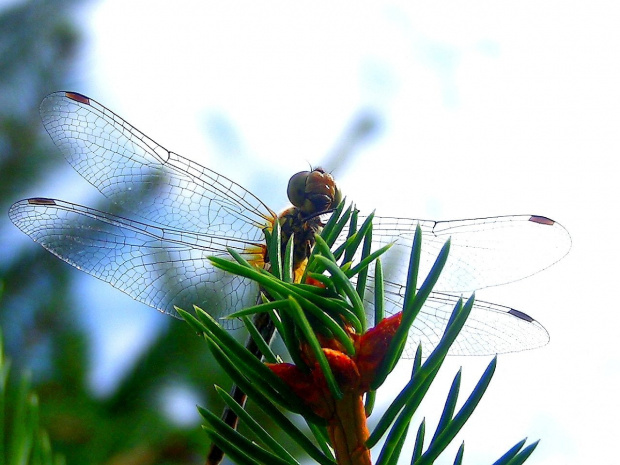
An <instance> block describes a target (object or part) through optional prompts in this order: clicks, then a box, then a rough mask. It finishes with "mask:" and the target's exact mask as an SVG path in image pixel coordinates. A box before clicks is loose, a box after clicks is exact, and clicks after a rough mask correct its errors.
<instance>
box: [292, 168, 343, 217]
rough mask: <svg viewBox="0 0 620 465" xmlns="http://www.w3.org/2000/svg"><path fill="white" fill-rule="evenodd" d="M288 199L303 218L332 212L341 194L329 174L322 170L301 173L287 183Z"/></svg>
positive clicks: (316, 169)
mask: <svg viewBox="0 0 620 465" xmlns="http://www.w3.org/2000/svg"><path fill="white" fill-rule="evenodd" d="M287 193H288V199H289V200H290V202H291V203H292V204H293V205H294V206H295V207H297V208H298V209H299V210H300V211H301V212H302V213H303V215H304V216H313V215H317V214H321V213H323V212H327V211H330V210H333V209H334V208H336V207H337V206H338V204H339V203H340V201H341V200H342V194H341V193H340V190H339V189H338V187H336V181H334V178H333V176H332V175H331V174H329V173H326V172H325V171H324V170H323V169H322V168H315V169H313V170H312V171H301V172H299V173H297V174H295V175H293V177H292V178H291V180H290V181H289V182H288V190H287Z"/></svg>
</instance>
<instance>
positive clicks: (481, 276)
mask: <svg viewBox="0 0 620 465" xmlns="http://www.w3.org/2000/svg"><path fill="white" fill-rule="evenodd" d="M360 223H361V221H360ZM418 224H419V225H420V228H421V229H422V257H421V259H420V272H419V276H420V277H421V278H423V277H425V276H426V275H427V274H428V272H429V271H430V269H431V267H432V265H433V263H434V262H435V259H436V258H437V255H438V254H439V251H440V250H441V247H443V245H444V244H445V242H446V241H447V240H448V238H450V239H451V245H450V254H449V256H448V262H447V263H446V266H445V268H444V270H443V272H442V274H441V277H440V278H439V281H438V282H437V284H436V286H435V288H434V290H435V291H436V292H447V293H456V294H460V293H468V292H469V293H470V292H473V291H476V290H479V289H483V288H486V287H491V286H499V285H502V284H507V283H511V282H514V281H519V280H521V279H524V278H527V277H529V276H532V275H534V274H536V273H538V272H540V271H542V270H544V269H546V268H548V267H550V266H551V265H553V264H554V263H556V262H558V261H559V260H561V259H562V258H563V257H564V256H566V254H567V253H568V251H569V250H570V247H571V238H570V235H569V234H568V231H566V229H564V227H563V226H562V225H561V224H559V223H557V222H555V221H553V220H550V219H548V218H545V217H542V216H537V215H512V216H496V217H493V218H476V219H467V220H452V221H428V220H415V219H405V218H382V217H375V219H374V221H373V247H374V248H379V247H382V246H384V245H385V244H389V243H394V246H393V247H392V248H391V249H390V250H389V251H388V252H387V254H386V255H385V257H384V258H383V262H384V263H383V265H384V268H385V277H386V279H387V280H388V281H391V282H392V283H394V284H400V285H404V284H405V282H406V279H407V267H408V264H409V256H410V254H411V245H412V243H413V236H414V233H415V228H416V226H417V225H418Z"/></svg>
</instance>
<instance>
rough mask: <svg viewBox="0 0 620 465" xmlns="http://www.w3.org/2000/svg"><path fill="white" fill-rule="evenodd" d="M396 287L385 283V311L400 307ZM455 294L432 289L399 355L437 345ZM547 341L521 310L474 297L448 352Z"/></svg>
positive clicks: (502, 349)
mask: <svg viewBox="0 0 620 465" xmlns="http://www.w3.org/2000/svg"><path fill="white" fill-rule="evenodd" d="M399 288H400V286H394V285H393V284H392V283H389V282H388V283H386V285H385V294H386V295H385V310H386V314H394V313H397V312H399V311H401V310H402V301H403V296H402V295H401V294H399V293H398V292H399V290H398V289H399ZM458 299H459V297H457V296H455V295H450V294H444V293H440V292H432V293H431V295H430V296H429V297H428V299H427V300H426V303H425V304H424V307H422V310H421V311H420V313H419V314H418V316H417V318H416V319H415V321H414V322H413V326H412V328H411V329H410V330H409V336H408V340H407V345H406V348H405V351H404V352H403V357H405V358H413V356H414V355H415V351H416V348H417V347H418V344H421V345H422V354H423V355H424V356H425V357H427V356H428V355H430V353H431V352H432V350H433V349H434V348H435V347H436V346H437V344H439V341H440V340H441V337H442V335H443V333H444V331H445V329H446V326H447V324H448V321H449V319H450V315H451V314H452V311H453V310H454V307H455V305H456V303H457V301H458ZM548 342H549V334H548V333H547V330H546V329H545V328H544V327H543V326H542V325H541V324H540V323H539V322H538V321H536V320H534V319H533V318H531V317H530V316H528V315H526V314H525V313H523V312H521V311H519V310H515V309H513V308H510V307H505V306H503V305H497V304H493V303H490V302H484V301H480V300H476V301H475V303H474V306H473V308H472V311H471V313H470V315H469V318H468V319H467V321H466V322H465V325H464V326H463V329H462V330H461V332H460V333H459V335H458V337H457V338H456V340H455V341H454V344H453V345H452V347H451V348H450V352H449V354H450V355H494V354H501V353H507V352H518V351H521V350H529V349H535V348H537V347H541V346H544V345H545V344H547V343H548Z"/></svg>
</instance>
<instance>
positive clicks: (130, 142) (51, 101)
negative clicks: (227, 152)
mask: <svg viewBox="0 0 620 465" xmlns="http://www.w3.org/2000/svg"><path fill="white" fill-rule="evenodd" d="M40 112H41V118H42V120H43V124H44V125H45V129H46V130H47V132H48V133H49V135H50V136H51V138H52V139H53V140H54V142H55V144H56V145H57V146H58V147H59V149H60V150H61V151H62V153H63V155H64V156H65V158H66V159H67V161H68V162H69V163H70V164H71V166H73V168H74V169H75V170H76V171H77V172H78V173H79V174H80V175H82V176H83V177H84V178H85V179H86V180H87V181H88V182H90V183H91V184H92V185H94V186H95V187H96V188H97V189H99V191H101V193H102V194H103V195H105V196H106V197H108V198H109V199H111V200H112V201H114V202H115V203H117V204H118V205H120V206H121V207H122V208H124V209H125V210H128V211H131V212H132V213H134V214H136V215H139V216H141V217H142V218H145V219H146V220H148V221H149V222H155V223H158V224H160V225H162V226H166V227H170V228H172V229H179V230H184V231H191V232H195V233H205V234H213V235H224V234H225V235H226V236H228V237H236V238H241V239H250V240H260V239H261V238H262V233H261V231H260V228H257V227H256V226H257V225H260V226H264V224H265V223H267V222H269V221H272V220H273V218H274V216H275V214H274V213H273V212H272V211H271V210H270V209H269V208H268V207H267V206H265V205H264V204H263V203H262V202H261V201H260V200H259V199H258V198H257V197H256V196H254V195H253V194H252V193H250V192H248V191H247V190H245V189H244V188H243V187H241V186H240V185H238V184H236V183H235V182H233V181H231V180H229V179H227V178H225V177H224V176H221V175H220V174H218V173H216V172H214V171H212V170H210V169H208V168H205V167H203V166H201V165H199V164H198V163H194V162H192V161H191V160H188V159H187V158H184V157H182V156H181V155H178V154H176V153H174V152H171V151H169V150H167V149H165V148H164V147H162V146H161V145H159V144H157V143H156V142H155V141H153V140H152V139H151V138H149V137H148V136H146V135H145V134H143V133H142V132H140V131H139V130H138V129H136V128H134V127H133V126H132V125H130V124H129V123H128V122H126V121H125V120H123V119H122V118H121V117H120V116H118V115H116V114H115V113H113V112H112V111H110V110H109V109H107V108H106V107H104V106H103V105H101V104H99V103H98V102H96V101H95V100H93V99H90V98H88V97H85V96H83V95H81V94H77V93H74V92H55V93H53V94H50V95H48V96H47V97H46V98H45V99H44V100H43V102H42V103H41V108H40ZM141 192H142V193H144V192H148V196H145V195H139V193H141Z"/></svg>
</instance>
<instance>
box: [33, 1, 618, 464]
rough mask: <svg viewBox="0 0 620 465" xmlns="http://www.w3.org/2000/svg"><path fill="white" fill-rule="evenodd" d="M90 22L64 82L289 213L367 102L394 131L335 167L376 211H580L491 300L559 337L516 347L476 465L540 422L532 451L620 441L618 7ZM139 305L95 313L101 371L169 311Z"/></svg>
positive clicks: (481, 420)
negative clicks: (311, 172) (550, 251)
mask: <svg viewBox="0 0 620 465" xmlns="http://www.w3.org/2000/svg"><path fill="white" fill-rule="evenodd" d="M76 15H78V17H79V21H80V23H82V24H83V25H84V27H85V33H86V41H85V44H84V48H83V50H82V52H81V56H80V60H79V63H78V66H77V68H76V72H75V73H74V74H72V75H71V77H70V78H69V79H70V80H68V81H67V82H66V83H65V86H64V87H65V89H66V90H75V91H78V92H81V93H84V94H86V95H89V96H91V97H93V98H95V99H96V100H98V101H100V102H102V103H103V104H104V105H106V106H107V107H109V108H111V109H112V110H114V111H115V112H116V113H118V114H119V115H121V116H123V117H124V118H125V119H127V120H128V121H130V122H131V123H132V124H134V125H135V126H137V127H138V128H139V129H141V130H142V131H143V132H145V133H146V134H148V135H150V136H151V137H152V138H154V139H155V140H156V141H158V142H159V143H161V144H163V145H164V146H166V147H168V148H171V149H172V150H174V151H175V152H178V153H180V154H182V155H184V156H186V157H189V158H192V159H194V160H195V161H197V162H199V163H201V164H203V165H205V166H208V167H209V168H212V169H214V170H216V171H218V172H221V173H222V174H224V175H226V176H228V177H230V178H232V179H234V180H235V181H237V182H239V183H241V184H242V185H244V186H246V187H247V188H249V189H250V190H252V191H253V192H255V193H256V194H257V195H258V196H259V197H260V198H261V199H263V200H264V201H266V202H267V203H268V204H269V205H270V206H272V208H274V209H276V210H277V209H280V208H283V207H285V206H286V202H285V198H284V195H283V189H284V187H283V188H282V190H280V189H274V188H273V186H278V185H281V186H285V183H286V181H287V180H288V177H289V176H290V175H291V174H292V173H295V172H297V171H300V170H303V169H306V167H307V166H308V164H313V165H317V164H319V163H320V162H321V160H322V159H323V158H325V157H326V156H327V155H329V153H330V151H331V150H333V149H334V147H335V146H336V144H337V142H338V140H339V137H340V136H341V134H342V132H343V130H344V128H345V127H346V126H347V124H348V123H349V122H350V121H351V119H352V118H353V116H354V115H355V114H357V113H358V112H360V111H362V110H365V109H371V110H372V111H374V112H375V113H376V114H377V115H379V117H380V118H381V129H380V131H379V132H378V133H377V134H376V135H375V136H374V137H373V138H372V139H371V140H370V141H369V142H368V143H367V144H365V145H363V146H362V147H361V149H360V150H359V152H358V154H357V155H358V158H357V159H356V161H355V163H354V164H353V165H349V166H347V167H345V168H342V170H341V171H338V170H336V172H335V175H336V176H337V178H338V180H339V183H340V186H341V188H342V189H343V190H344V191H345V193H346V195H347V196H348V197H349V198H351V199H354V200H355V201H356V202H357V204H358V206H359V207H360V208H361V209H362V210H372V209H376V210H377V212H378V213H379V214H381V215H383V216H389V215H394V216H404V217H412V218H429V219H456V218H468V217H477V216H493V215H502V214H520V213H533V214H541V215H546V216H549V217H551V218H553V219H555V220H557V221H559V222H560V223H562V224H563V225H564V226H565V227H566V228H567V229H568V230H569V231H570V233H571V236H572V239H573V250H572V251H571V253H570V254H569V256H568V257H566V258H565V259H564V260H563V261H562V262H560V263H559V264H558V265H556V266H555V267H553V268H552V269H550V270H547V271H545V272H544V273H541V274H539V275H537V276H535V277H533V278H530V279H527V280H524V281H522V282H519V283H515V284H513V285H510V286H502V287H501V288H496V289H492V290H488V291H484V292H481V293H479V294H478V297H479V298H482V299H484V300H491V301H494V302H497V303H502V304H507V305H511V306H514V307H516V308H519V309H521V310H524V311H526V312H527V313H529V314H531V315H532V316H534V317H535V318H536V319H538V320H539V321H540V322H541V323H543V324H544V325H545V327H546V328H547V330H548V331H549V332H550V334H551V342H550V344H549V345H548V346H546V347H545V348H542V349H539V350H536V351H532V352H524V353H519V354H513V355H507V356H500V358H499V365H498V370H497V373H496V376H495V378H494V380H493V382H492V384H491V387H490V390H489V393H488V394H487V396H486V397H485V399H484V400H483V402H482V404H481V406H480V408H479V410H478V411H477V413H476V414H475V415H474V418H473V419H472V420H471V424H469V425H468V426H467V428H466V429H464V430H463V432H462V434H461V438H462V439H465V441H466V446H467V449H466V455H465V457H466V459H467V460H466V461H467V463H486V462H489V463H491V462H492V461H493V460H495V459H496V458H497V457H499V456H500V455H501V454H502V453H503V452H504V451H505V450H506V449H508V448H509V447H510V446H511V445H512V444H513V443H514V442H516V441H517V440H518V439H521V438H522V437H525V436H529V437H530V438H532V439H537V438H541V439H542V442H541V444H540V446H539V448H538V450H537V451H536V453H535V455H534V456H533V457H532V458H531V459H530V461H529V462H528V463H531V464H533V465H534V464H538V463H540V464H542V463H544V464H546V465H548V464H552V465H554V464H569V465H570V464H582V463H588V462H589V463H594V462H599V463H609V460H610V457H611V456H612V453H613V451H612V449H611V444H613V439H615V434H614V431H611V430H608V429H607V428H606V422H607V419H608V418H613V417H614V416H615V415H617V414H618V413H620V412H618V410H619V408H618V403H619V402H618V400H617V390H618V380H619V370H620V357H619V350H618V348H617V343H616V340H617V329H616V328H617V327H618V323H619V321H618V320H619V319H618V316H617V315H618V314H619V312H618V311H617V307H618V304H617V303H616V302H615V301H614V300H615V299H614V295H613V289H615V288H616V287H617V284H616V283H617V278H618V272H617V268H616V267H615V264H616V263H617V260H618V258H620V257H619V256H618V252H617V248H616V247H615V240H616V234H617V231H618V229H619V228H618V226H619V224H618V223H619V221H618V214H617V213H616V211H617V208H616V202H615V199H616V198H617V194H618V192H617V190H618V188H617V173H618V168H617V164H616V157H617V155H618V153H619V150H620V139H619V138H618V124H619V123H620V90H619V86H618V84H617V83H618V82H620V50H619V47H620V32H619V29H618V27H617V25H618V24H620V13H619V10H618V7H617V6H616V5H615V4H614V3H613V2H605V1H596V0H595V1H592V2H579V3H577V2H570V3H567V2H559V1H552V2H544V3H542V4H541V2H534V1H522V2H505V1H500V2H497V1H495V2H491V1H469V2H456V1H449V2H419V3H415V2H382V3H376V2H338V3H335V2H329V3H328V2H318V4H317V3H313V4H300V3H297V2H296V3H295V4H291V3H290V2H284V1H280V2H260V3H258V2H249V1H238V2H210V1H207V2H198V1H195V2H193V1H183V0H180V1H178V2H174V5H173V4H172V3H171V2H162V1H149V2H144V1H135V2H124V1H120V0H109V1H105V2H92V3H89V4H88V5H87V6H85V7H82V9H81V10H79V11H77V12H76ZM53 90H57V89H50V91H53ZM58 156H60V155H59V154H58ZM327 168H330V167H327ZM71 176H74V177H73V180H74V181H75V183H78V184H79V183H82V181H81V180H80V179H81V178H79V176H77V175H71ZM67 184H71V185H74V184H73V183H67ZM84 184H85V182H84ZM71 190H72V189H71ZM69 192H70V189H67V188H66V185H65V186H63V185H60V184H59V185H49V186H46V187H45V191H44V192H43V191H41V192H37V195H44V196H50V197H59V198H64V199H67V200H71V201H83V202H87V200H81V199H79V198H75V194H71V193H69ZM84 192H88V188H87V187H86V186H84ZM90 194H92V192H90V193H89V195H90ZM82 282H83V283H85V284H86V283H91V285H89V286H87V287H86V286H85V287H83V288H81V289H82V290H81V291H80V292H84V293H89V295H95V296H97V295H102V293H105V295H106V304H109V299H111V298H114V299H119V302H121V303H122V305H123V306H124V305H129V302H131V301H130V299H129V298H127V297H125V296H123V295H122V294H121V293H114V294H118V296H113V295H112V294H113V293H112V292H109V286H107V285H104V284H100V283H98V282H96V281H95V280H93V279H90V278H88V277H84V279H83V280H82ZM119 305H120V304H119ZM132 307H133V308H132V310H133V311H131V312H129V313H123V314H120V312H117V313H119V314H112V315H110V314H109V313H108V312H106V314H105V315H104V314H103V310H102V311H101V312H100V313H98V312H97V311H96V309H93V315H92V316H89V317H88V318H85V323H86V324H89V325H92V327H93V328H98V327H100V325H101V324H102V323H103V322H105V325H103V328H104V329H103V330H102V331H97V332H96V339H97V343H96V347H97V348H98V352H97V353H96V355H95V356H96V357H97V359H98V366H99V367H100V369H99V371H97V372H96V373H93V384H97V385H99V386H100V385H101V380H102V379H109V378H110V376H109V374H110V373H114V372H117V371H118V370H119V369H122V367H123V364H127V363H131V359H130V357H127V356H126V354H127V351H131V350H136V349H137V348H139V347H140V345H141V344H146V343H148V342H147V341H141V340H140V335H141V334H143V333H148V332H150V329H146V328H147V327H148V328H153V327H157V325H158V324H160V320H161V319H162V318H166V317H165V316H162V315H159V314H158V313H157V312H154V311H153V310H152V309H150V308H146V307H143V306H141V305H138V304H136V305H133V306H132ZM172 323H174V322H172ZM121 330H122V331H121ZM488 361H489V360H488V359H486V358H485V359H480V358H454V359H452V360H451V361H450V364H449V365H450V366H449V367H446V369H444V374H443V377H442V378H441V379H438V381H437V384H438V385H441V383H443V385H444V386H445V392H446V393H447V390H448V387H449V382H450V380H451V378H452V376H453V375H454V373H455V372H456V370H457V369H458V367H459V366H463V370H464V388H463V392H467V386H472V385H473V384H474V383H475V382H476V380H477V378H478V377H479V376H480V374H481V373H482V371H483V370H484V367H485V366H486V364H487V363H488ZM586 363H588V364H589V366H590V367H591V368H590V370H589V371H588V372H584V371H583V369H582V368H581V367H582V366H584V364H586ZM407 371H408V368H407V366H405V367H404V368H403V371H402V373H403V374H406V373H407ZM405 376H406V375H405ZM399 382H401V383H404V382H405V381H404V380H398V379H397V376H395V377H394V381H393V383H390V384H394V385H396V384H398V383H399ZM102 389H105V387H104V388H102ZM439 391H441V388H440V389H439ZM441 396H445V393H443V394H441ZM433 402H436V403H439V402H442V399H441V397H438V398H437V399H435V400H433V399H431V400H430V401H429V402H428V403H427V405H425V407H427V410H426V411H424V415H426V416H427V421H428V422H429V423H430V424H432V423H433V422H434V421H437V418H435V414H436V413H435V412H436V408H435V409H433V405H434V404H433ZM419 419H421V417H420V418H419ZM419 419H418V421H419ZM456 446H458V443H457V444H456ZM452 457H453V454H452ZM451 460H452V458H451V457H450V455H449V454H448V456H447V457H446V458H445V459H444V462H441V463H452V462H451Z"/></svg>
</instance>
